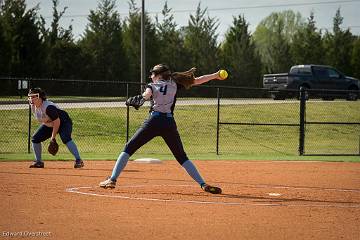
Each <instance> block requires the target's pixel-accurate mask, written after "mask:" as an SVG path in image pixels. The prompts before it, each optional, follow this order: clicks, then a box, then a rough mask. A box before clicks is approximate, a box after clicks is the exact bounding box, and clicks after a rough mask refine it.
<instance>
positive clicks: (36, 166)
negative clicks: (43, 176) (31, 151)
mask: <svg viewBox="0 0 360 240" xmlns="http://www.w3.org/2000/svg"><path fill="white" fill-rule="evenodd" d="M29 168H44V163H43V162H36V161H34V162H33V163H32V164H31V165H30V166H29Z"/></svg>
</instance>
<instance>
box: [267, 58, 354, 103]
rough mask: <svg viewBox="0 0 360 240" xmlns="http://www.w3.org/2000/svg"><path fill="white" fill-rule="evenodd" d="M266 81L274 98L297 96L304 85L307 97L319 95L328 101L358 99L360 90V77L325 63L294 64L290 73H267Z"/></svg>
mask: <svg viewBox="0 0 360 240" xmlns="http://www.w3.org/2000/svg"><path fill="white" fill-rule="evenodd" d="M263 84H264V88H267V89H269V90H270V93H271V97H272V98H273V99H285V98H287V97H288V98H289V97H298V96H299V90H300V88H301V87H302V88H304V89H305V90H308V89H309V91H306V98H309V97H313V96H318V97H321V98H323V99H325V100H333V99H334V98H346V99H347V100H351V101H356V100H357V99H358V97H359V89H360V81H359V80H358V79H356V78H352V77H348V76H345V75H344V74H343V73H341V72H339V71H338V70H336V69H335V68H333V67H330V66H323V65H296V66H293V67H291V69H290V72H289V73H278V74H265V75H264V77H263ZM319 89H321V90H319Z"/></svg>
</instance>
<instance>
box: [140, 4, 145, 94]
mask: <svg viewBox="0 0 360 240" xmlns="http://www.w3.org/2000/svg"><path fill="white" fill-rule="evenodd" d="M145 65H146V62H145V0H142V4H141V86H140V91H141V93H142V92H143V89H144V84H145V68H146V66H145Z"/></svg>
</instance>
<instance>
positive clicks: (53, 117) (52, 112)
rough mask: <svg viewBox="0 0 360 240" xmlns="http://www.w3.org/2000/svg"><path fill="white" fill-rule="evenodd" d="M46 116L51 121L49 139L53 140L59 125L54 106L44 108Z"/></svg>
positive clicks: (57, 114)
mask: <svg viewBox="0 0 360 240" xmlns="http://www.w3.org/2000/svg"><path fill="white" fill-rule="evenodd" d="M46 115H48V116H49V118H50V119H51V121H52V123H53V127H52V128H53V129H52V133H51V139H55V138H56V134H57V133H58V132H59V128H60V123H61V122H60V117H59V113H58V111H57V108H56V107H55V106H52V105H50V106H48V107H47V108H46Z"/></svg>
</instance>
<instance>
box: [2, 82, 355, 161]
mask: <svg viewBox="0 0 360 240" xmlns="http://www.w3.org/2000/svg"><path fill="white" fill-rule="evenodd" d="M0 81H1V79H0ZM12 81H13V82H14V84H13V86H14V88H16V89H15V90H14V91H13V95H12V96H2V97H1V98H0V99H1V100H0V114H1V117H0V124H1V125H0V126H1V129H0V132H1V133H0V134H1V137H0V154H2V155H6V154H19V153H28V152H32V150H31V147H30V146H31V145H30V142H29V139H30V138H29V137H31V135H32V134H33V133H34V132H35V131H36V129H37V128H38V126H39V125H38V123H37V122H36V121H35V120H34V118H33V117H32V116H31V114H30V113H29V106H28V104H27V97H26V94H27V91H28V89H27V88H29V87H30V86H32V87H35V86H36V87H41V88H43V89H44V90H45V91H46V92H47V94H48V98H49V100H51V101H53V102H55V103H56V104H57V105H58V106H59V107H60V108H62V109H64V110H66V111H67V112H68V113H69V115H70V117H71V118H72V119H73V124H74V126H73V135H72V137H73V139H74V141H75V142H76V144H77V145H78V148H79V150H80V152H81V154H85V155H86V156H92V155H93V156H94V157H96V156H104V155H105V156H109V158H114V157H115V156H117V155H118V153H119V152H120V151H121V150H122V149H123V146H124V144H125V143H126V142H127V140H128V139H129V137H131V136H132V135H133V134H134V133H135V131H136V130H137V128H138V127H139V126H141V124H142V123H143V121H144V120H145V119H146V118H147V116H148V111H149V108H148V105H149V103H148V102H146V103H145V105H144V106H143V107H142V108H140V109H139V110H135V109H133V108H127V107H126V106H125V100H126V99H127V98H128V97H129V96H133V95H137V94H140V89H141V85H140V84H139V83H126V82H105V81H75V80H58V79H57V80H54V79H53V80H44V79H31V80H24V81H27V83H25V84H24V83H23V82H20V83H19V82H18V79H14V80H12ZM15 83H16V84H15ZM22 87H24V89H21V88H22ZM69 89H71V90H69ZM195 96H197V97H195ZM359 104H360V103H359V101H345V100H344V99H340V100H334V101H322V100H321V99H314V100H312V99H310V100H309V101H307V105H306V122H307V124H306V127H305V130H306V132H305V147H304V149H305V153H307V154H360V153H359V147H360V146H359V135H360V134H359V133H360V105H359ZM174 116H175V119H176V122H177V125H178V130H179V132H180V136H181V138H182V141H183V144H184V147H185V151H186V152H187V153H188V155H189V156H190V157H191V156H202V155H203V156H208V155H209V154H210V155H211V154H213V155H214V156H215V155H216V154H220V155H231V154H240V155H241V154H242V155H259V154H261V155H278V156H290V155H298V154H299V133H300V132H299V131H300V101H299V100H298V99H296V98H294V99H287V100H281V101H276V100H272V99H271V92H269V91H268V90H266V89H254V88H239V87H216V86H197V87H193V88H192V89H191V90H188V91H185V90H184V91H179V95H178V99H177V104H176V108H175V112H174ZM320 121H321V122H322V123H324V122H341V123H344V122H347V123H350V124H348V125H345V124H322V125H320V124H314V122H320ZM311 123H312V124H311ZM44 145H45V146H47V142H45V144H44ZM62 153H63V154H65V153H68V151H67V149H66V147H65V146H64V145H62V144H61V146H60V154H62ZM137 154H139V155H141V156H144V155H145V156H151V155H152V154H154V155H157V156H161V155H164V156H168V155H171V152H170V150H168V148H167V147H166V145H165V143H164V141H163V140H162V139H161V138H155V139H154V140H152V141H151V142H149V143H148V144H146V145H145V146H143V147H142V148H141V149H139V151H138V152H137Z"/></svg>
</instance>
